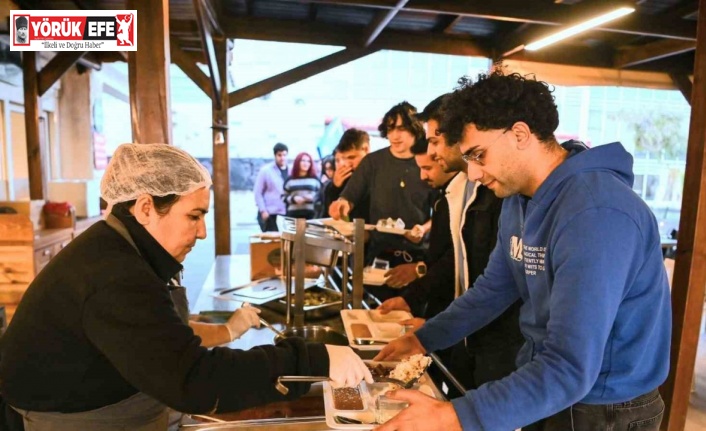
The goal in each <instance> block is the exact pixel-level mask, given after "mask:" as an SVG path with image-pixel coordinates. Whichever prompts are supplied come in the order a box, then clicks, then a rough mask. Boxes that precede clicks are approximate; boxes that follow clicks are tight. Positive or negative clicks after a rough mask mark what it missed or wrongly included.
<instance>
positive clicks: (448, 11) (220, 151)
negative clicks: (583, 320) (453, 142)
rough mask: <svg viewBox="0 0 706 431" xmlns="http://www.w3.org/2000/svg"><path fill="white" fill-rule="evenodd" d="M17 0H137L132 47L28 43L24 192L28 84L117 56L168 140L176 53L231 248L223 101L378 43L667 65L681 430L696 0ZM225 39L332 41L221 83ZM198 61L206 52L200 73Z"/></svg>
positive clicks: (674, 420) (32, 121)
mask: <svg viewBox="0 0 706 431" xmlns="http://www.w3.org/2000/svg"><path fill="white" fill-rule="evenodd" d="M13 1H14V2H15V3H17V4H18V5H19V6H20V7H21V8H22V9H86V10H90V9H136V10H137V11H138V51H137V52H130V53H128V54H127V55H124V54H121V55H116V54H110V53H88V54H86V55H79V54H76V53H59V54H58V55H57V56H56V58H55V60H52V62H50V63H49V64H47V65H46V66H45V67H44V69H43V70H41V71H37V66H36V59H35V58H34V55H33V54H32V53H25V55H24V57H23V66H24V71H25V74H24V78H25V104H26V108H25V109H26V112H27V115H26V116H27V119H26V125H27V136H28V157H29V166H30V189H31V191H32V198H39V199H41V198H42V197H43V196H44V192H43V187H45V186H43V184H45V180H44V178H46V177H45V176H43V173H42V171H41V169H42V166H43V164H42V163H41V160H42V154H41V146H40V145H39V137H38V135H39V134H38V123H37V120H36V114H37V113H38V111H37V110H38V105H37V103H36V102H37V97H38V95H40V94H41V93H42V92H43V91H46V89H47V88H48V87H49V86H51V84H52V83H53V82H55V81H56V80H57V79H58V78H59V77H60V76H61V74H62V73H63V71H65V70H66V69H68V67H71V65H72V64H73V63H74V62H76V61H78V60H81V61H86V60H87V59H89V58H90V60H91V61H92V62H97V63H100V62H101V61H123V60H125V59H127V61H128V64H129V71H130V73H129V80H130V105H131V115H132V124H133V139H134V141H135V142H165V143H171V132H170V130H169V127H168V125H169V124H171V121H170V113H169V86H168V77H169V73H168V67H167V65H169V64H170V63H174V64H176V65H177V66H179V67H180V68H181V69H182V70H183V71H184V72H185V74H186V75H187V76H189V77H190V78H191V79H192V81H193V82H194V83H195V84H196V85H197V86H198V87H199V88H200V89H201V90H203V91H204V93H206V94H207V95H208V96H209V97H210V98H211V100H212V111H213V125H212V127H213V143H212V145H213V167H214V195H215V224H216V226H215V236H216V254H230V224H229V223H230V222H229V220H230V218H229V211H230V202H229V196H230V194H229V189H230V187H229V184H228V181H229V164H228V145H223V143H224V142H228V135H227V133H228V127H227V125H228V116H227V115H228V114H227V112H228V108H229V107H233V106H236V105H239V104H242V103H245V102H247V101H249V100H252V99H254V98H257V97H260V96H263V95H265V94H268V93H270V92H272V91H275V90H277V89H279V88H282V87H285V86H287V85H290V84H292V83H295V82H298V81H301V80H303V79H306V78H308V77H311V76H314V75H316V74H319V73H321V72H324V71H326V70H329V69H331V68H334V67H337V66H339V65H342V64H345V63H347V62H350V61H353V60H355V59H358V58H361V57H363V56H365V55H368V54H371V53H373V52H376V51H378V50H383V49H389V50H402V51H414V52H426V53H438V54H451V55H461V56H482V57H487V58H490V59H493V60H494V61H513V60H520V61H525V62H532V64H538V65H539V64H544V65H545V67H546V65H547V64H549V65H553V66H554V67H556V65H571V66H579V67H584V68H602V69H605V70H620V71H623V72H624V73H627V72H629V71H646V72H660V73H662V74H665V75H668V76H669V78H670V80H671V83H672V84H673V86H674V88H676V89H679V90H680V91H681V92H682V94H683V95H684V97H685V98H686V100H687V101H689V102H690V103H691V105H692V115H691V125H690V133H689V142H688V150H687V164H686V173H685V181H684V193H683V196H684V198H683V202H682V211H681V222H680V227H679V242H678V249H677V259H676V267H675V274H674V283H673V290H672V301H673V314H674V318H673V323H674V325H673V326H674V330H673V343H672V363H671V369H670V375H669V378H668V380H667V382H666V383H665V384H664V385H663V386H662V388H661V392H662V395H663V397H664V398H665V401H666V404H667V408H666V410H665V418H664V421H663V424H662V429H664V430H669V431H677V430H683V429H684V425H685V421H686V412H687V409H688V405H689V395H690V388H691V377H692V372H693V369H694V363H695V357H696V347H697V344H698V333H699V324H700V318H701V312H702V306H703V303H704V288H705V286H706V157H705V150H704V148H705V145H704V142H706V0H700V1H698V0H696V1H695V0H632V1H630V0H628V1H627V2H623V1H620V0H532V1H527V0H492V1H489V0H439V1H430V0H13ZM622 4H629V5H632V6H634V7H635V9H636V12H634V13H632V14H630V15H628V16H625V17H623V18H621V19H619V20H616V21H614V22H611V23H608V24H604V25H602V26H601V27H599V28H597V29H593V30H590V31H588V32H586V33H583V34H581V35H579V36H575V37H573V38H571V39H569V40H566V41H564V42H561V43H558V44H556V45H555V46H552V47H549V48H546V49H544V50H541V51H535V52H529V51H526V50H524V46H525V45H526V44H528V43H529V42H532V41H535V40H537V39H538V38H541V37H543V36H545V35H547V34H550V33H552V32H554V31H556V30H557V29H563V28H565V27H567V26H569V25H572V24H575V23H578V22H580V21H583V20H585V19H587V18H590V17H593V16H596V15H599V14H601V13H604V12H606V11H607V10H610V9H613V8H615V7H616V6H617V5H622ZM697 22H698V23H700V25H697ZM235 38H242V39H254V40H263V41H279V42H298V43H310V44H323V45H334V46H340V47H342V49H341V50H340V51H338V52H336V53H333V54H330V55H327V56H325V57H323V58H320V59H318V60H315V61H312V62H310V63H307V64H304V65H301V66H298V67H296V68H294V69H291V70H289V71H286V72H283V73H281V74H278V75H276V76H273V77H270V78H267V79H264V80H262V81H260V82H258V83H255V84H252V85H249V86H247V87H244V88H240V89H235V90H233V91H231V92H230V93H229V92H228V89H227V86H226V82H227V81H226V79H225V76H226V64H227V63H228V58H229V56H230V55H232V53H231V52H230V49H229V48H230V44H229V42H228V40H229V39H235ZM235 54H236V55H237V53H235ZM197 63H203V64H206V65H208V71H209V73H208V74H206V73H204V72H203V71H202V69H201V68H200V67H198V65H197ZM550 67H552V66H550ZM690 76H693V81H692V79H691V78H690ZM568 80H569V81H571V77H570V76H569V77H568ZM577 84H578V83H577ZM33 117H34V118H33Z"/></svg>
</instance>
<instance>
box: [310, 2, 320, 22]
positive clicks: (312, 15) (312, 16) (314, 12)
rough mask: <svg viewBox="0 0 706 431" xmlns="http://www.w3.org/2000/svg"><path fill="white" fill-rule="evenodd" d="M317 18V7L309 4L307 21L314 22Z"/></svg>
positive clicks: (314, 4)
mask: <svg viewBox="0 0 706 431" xmlns="http://www.w3.org/2000/svg"><path fill="white" fill-rule="evenodd" d="M318 16H319V5H317V4H316V3H309V21H316V18H317V17H318Z"/></svg>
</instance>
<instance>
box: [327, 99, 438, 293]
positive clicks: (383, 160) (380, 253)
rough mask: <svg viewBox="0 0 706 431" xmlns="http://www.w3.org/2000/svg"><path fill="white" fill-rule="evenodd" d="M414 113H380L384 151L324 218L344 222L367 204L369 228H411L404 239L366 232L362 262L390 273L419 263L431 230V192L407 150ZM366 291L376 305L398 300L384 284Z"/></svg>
mask: <svg viewBox="0 0 706 431" xmlns="http://www.w3.org/2000/svg"><path fill="white" fill-rule="evenodd" d="M416 113H417V110H416V108H415V107H414V106H412V105H410V104H409V103H407V102H402V103H399V104H397V105H395V106H393V107H392V108H391V109H390V110H389V111H388V112H387V113H386V114H385V116H384V117H383V120H382V122H381V123H380V126H379V127H378V129H379V130H380V135H381V136H383V137H385V138H387V139H388V141H389V142H390V146H389V147H388V148H383V149H380V150H378V151H375V152H373V153H370V154H368V156H366V157H365V158H364V159H363V161H362V162H361V163H360V165H359V166H358V169H357V170H356V171H355V173H354V174H353V175H352V176H351V178H350V180H349V181H348V183H347V184H346V187H345V189H344V190H343V192H342V193H341V196H340V197H339V198H338V200H336V201H334V202H333V203H332V204H331V206H330V207H329V214H330V215H331V216H332V217H333V218H335V219H340V218H343V217H348V216H349V215H350V212H351V210H355V208H356V207H357V206H359V205H361V203H363V202H366V200H367V201H369V202H370V211H369V213H370V214H369V216H368V217H367V218H366V220H368V221H369V222H370V223H377V222H378V220H382V219H387V218H392V219H397V218H401V219H402V220H403V221H404V222H405V225H406V227H407V229H409V228H412V229H410V230H409V231H408V232H407V233H406V234H405V235H404V236H402V235H395V234H390V233H381V232H371V234H370V241H369V243H368V248H367V251H366V256H365V257H366V261H367V262H368V263H370V262H372V261H373V259H374V258H376V257H378V258H380V259H383V260H387V261H389V263H390V268H394V267H396V266H398V265H400V264H402V263H411V262H419V261H421V260H423V258H424V253H425V247H424V243H423V241H422V240H423V237H424V235H425V234H426V233H427V232H428V230H429V228H430V227H431V221H430V220H431V206H432V204H433V203H434V190H433V189H432V188H431V187H429V185H428V184H427V183H426V182H424V181H422V180H421V178H420V171H419V167H418V166H417V164H416V163H415V161H414V155H413V154H412V151H411V148H412V145H413V144H414V142H415V140H416V139H418V138H422V137H424V129H423V128H422V124H421V123H420V122H419V121H417V120H416V118H415V115H416ZM366 288H367V290H368V291H369V292H370V293H372V294H373V295H375V296H376V297H377V298H378V299H380V300H385V299H387V298H390V297H392V296H397V295H399V289H398V288H393V287H392V286H388V285H383V286H366Z"/></svg>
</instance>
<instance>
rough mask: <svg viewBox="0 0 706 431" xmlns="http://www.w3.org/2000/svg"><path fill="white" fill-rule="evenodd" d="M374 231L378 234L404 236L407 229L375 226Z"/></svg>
mask: <svg viewBox="0 0 706 431" xmlns="http://www.w3.org/2000/svg"><path fill="white" fill-rule="evenodd" d="M375 229H376V230H377V231H378V232H382V233H391V234H393V235H404V234H406V233H407V232H408V230H407V229H399V228H392V227H383V226H375Z"/></svg>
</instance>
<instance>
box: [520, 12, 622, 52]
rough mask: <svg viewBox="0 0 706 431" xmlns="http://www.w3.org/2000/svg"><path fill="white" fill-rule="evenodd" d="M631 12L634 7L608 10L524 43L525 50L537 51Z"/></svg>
mask: <svg viewBox="0 0 706 431" xmlns="http://www.w3.org/2000/svg"><path fill="white" fill-rule="evenodd" d="M633 12H635V8H632V7H621V8H619V9H616V10H614V11H612V12H608V13H606V14H603V15H600V16H597V17H595V18H592V19H589V20H588V21H584V22H582V23H581V24H577V25H575V26H572V27H569V28H567V29H565V30H562V31H560V32H558V33H555V34H553V35H551V36H548V37H545V38H544V39H540V40H538V41H536V42H532V43H530V44H528V45H525V49H526V50H527V51H537V50H538V49H542V48H544V47H545V46H548V45H551V44H553V43H556V42H559V41H560V40H564V39H566V38H569V37H571V36H575V35H577V34H579V33H582V32H584V31H586V30H589V29H592V28H594V27H598V26H599V25H602V24H605V23H607V22H610V21H613V20H614V19H618V18H620V17H622V16H625V15H627V14H630V13H633Z"/></svg>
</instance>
